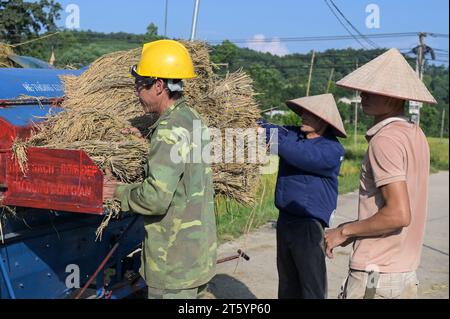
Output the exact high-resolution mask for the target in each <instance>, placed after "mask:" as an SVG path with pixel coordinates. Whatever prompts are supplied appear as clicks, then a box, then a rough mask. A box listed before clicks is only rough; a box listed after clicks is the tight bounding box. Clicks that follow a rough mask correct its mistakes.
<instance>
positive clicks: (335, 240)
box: [325, 225, 352, 258]
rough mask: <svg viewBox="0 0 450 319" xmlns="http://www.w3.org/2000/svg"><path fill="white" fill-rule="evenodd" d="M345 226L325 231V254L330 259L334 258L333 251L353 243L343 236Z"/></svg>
mask: <svg viewBox="0 0 450 319" xmlns="http://www.w3.org/2000/svg"><path fill="white" fill-rule="evenodd" d="M343 229H344V225H339V227H337V228H333V229H327V230H326V231H325V252H326V255H327V257H328V258H333V257H334V256H333V249H334V248H335V247H338V246H342V247H345V246H347V245H348V244H350V243H351V242H352V240H351V239H350V238H348V237H347V236H346V235H344V234H343Z"/></svg>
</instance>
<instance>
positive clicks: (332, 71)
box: [325, 68, 334, 93]
mask: <svg viewBox="0 0 450 319" xmlns="http://www.w3.org/2000/svg"><path fill="white" fill-rule="evenodd" d="M333 74H334V68H331V71H330V76H329V77H328V85H327V91H326V92H325V93H328V92H330V88H331V81H332V80H333Z"/></svg>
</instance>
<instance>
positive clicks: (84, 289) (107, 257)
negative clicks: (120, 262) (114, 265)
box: [75, 216, 139, 299]
mask: <svg viewBox="0 0 450 319" xmlns="http://www.w3.org/2000/svg"><path fill="white" fill-rule="evenodd" d="M138 218H139V216H135V217H134V219H133V221H131V222H130V223H129V224H128V226H127V228H126V229H125V230H124V231H123V233H122V234H121V235H120V237H119V239H118V240H117V242H116V243H115V244H114V246H113V247H112V248H111V250H110V251H109V253H108V254H107V255H106V257H105V258H104V259H103V261H102V262H101V263H100V265H99V266H98V268H97V269H96V270H95V272H94V274H93V275H92V276H91V277H90V278H89V280H88V281H87V282H86V284H85V285H84V286H83V288H81V290H80V291H79V292H78V294H77V295H76V296H75V299H80V297H81V295H82V294H83V293H84V292H85V291H86V289H87V288H88V287H89V285H90V284H91V283H92V281H94V279H95V278H96V277H97V275H98V273H99V272H100V271H101V270H102V269H103V267H105V265H106V263H107V262H108V260H109V259H110V258H111V256H112V255H113V254H114V252H115V251H116V250H117V248H118V247H119V244H120V241H121V240H122V238H123V237H124V236H125V234H126V233H127V232H128V231H129V230H130V229H131V227H132V226H133V225H134V223H135V222H136V221H137V220H138Z"/></svg>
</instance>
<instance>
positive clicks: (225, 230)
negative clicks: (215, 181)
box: [216, 174, 278, 243]
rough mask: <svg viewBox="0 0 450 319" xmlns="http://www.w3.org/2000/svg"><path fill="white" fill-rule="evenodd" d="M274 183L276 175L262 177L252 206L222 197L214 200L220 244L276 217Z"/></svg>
mask: <svg viewBox="0 0 450 319" xmlns="http://www.w3.org/2000/svg"><path fill="white" fill-rule="evenodd" d="M275 183H276V174H271V175H262V176H261V180H260V185H259V189H258V191H257V196H256V198H257V200H256V202H255V204H254V205H252V206H244V205H242V204H239V203H237V202H236V201H233V200H229V199H226V198H224V197H217V198H216V216H217V234H218V237H219V242H220V243H221V242H224V241H227V240H232V239H234V238H237V237H239V236H241V235H242V234H244V233H246V232H249V231H251V230H253V229H255V228H257V227H259V226H261V225H263V224H265V223H267V222H268V221H269V220H272V219H276V218H277V217H278V210H277V209H276V208H275V205H274V194H275Z"/></svg>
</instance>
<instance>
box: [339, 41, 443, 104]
mask: <svg viewBox="0 0 450 319" xmlns="http://www.w3.org/2000/svg"><path fill="white" fill-rule="evenodd" d="M336 85H338V86H342V87H345V88H350V89H355V90H358V91H364V92H369V93H374V94H379V95H385V96H390V97H394V98H398V99H402V100H412V101H419V102H425V103H430V104H436V103H437V102H436V100H435V98H434V97H433V96H432V95H431V93H430V92H429V91H428V89H427V88H426V87H425V85H424V84H423V82H422V81H421V80H420V79H419V77H418V76H417V74H416V72H415V71H414V70H413V69H412V68H411V66H410V65H409V64H408V62H407V61H406V59H405V58H404V57H403V55H402V54H401V53H400V52H399V51H398V50H397V49H390V50H389V51H387V52H385V53H383V54H382V55H380V56H378V57H377V58H375V59H373V60H372V61H370V62H368V63H366V64H365V65H363V66H362V67H360V68H358V69H357V70H355V71H354V72H352V73H350V74H349V75H347V76H346V77H344V78H343V79H341V80H340V81H338V82H336Z"/></svg>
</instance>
